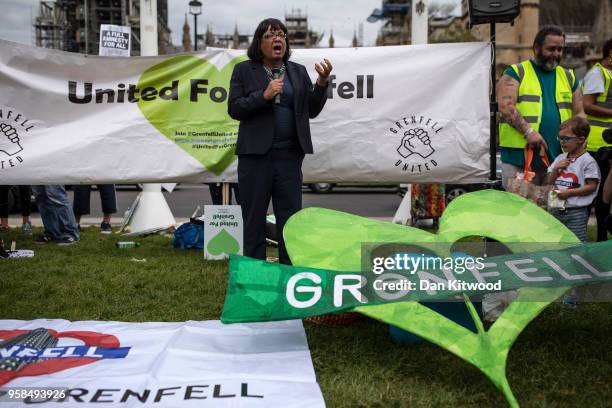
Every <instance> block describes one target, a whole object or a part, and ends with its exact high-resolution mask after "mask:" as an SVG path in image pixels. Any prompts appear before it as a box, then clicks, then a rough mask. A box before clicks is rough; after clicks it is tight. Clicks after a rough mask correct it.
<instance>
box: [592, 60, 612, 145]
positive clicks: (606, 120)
mask: <svg viewBox="0 0 612 408" xmlns="http://www.w3.org/2000/svg"><path fill="white" fill-rule="evenodd" d="M595 67H598V68H599V70H600V71H601V74H602V75H603V77H604V82H605V83H604V91H603V92H602V93H600V94H599V96H598V97H597V100H596V101H595V105H597V106H601V107H602V108H607V109H612V88H610V72H609V71H608V70H607V69H605V68H604V67H603V66H602V65H601V64H599V63H597V64H595V66H594V67H593V68H595ZM587 119H588V121H589V125H591V133H589V137H588V138H587V150H588V151H589V152H596V151H598V150H599V149H600V148H602V147H606V146H612V145H611V144H608V143H606V142H605V141H604V140H603V136H602V133H603V131H604V130H606V129H610V128H611V127H612V116H608V117H601V116H591V115H587Z"/></svg>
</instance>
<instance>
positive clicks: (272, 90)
mask: <svg viewBox="0 0 612 408" xmlns="http://www.w3.org/2000/svg"><path fill="white" fill-rule="evenodd" d="M282 92H283V80H282V79H273V80H271V81H270V83H268V87H267V88H266V89H265V91H264V93H263V97H264V99H265V100H266V101H271V100H272V99H273V98H274V97H275V96H276V95H278V94H280V93H282Z"/></svg>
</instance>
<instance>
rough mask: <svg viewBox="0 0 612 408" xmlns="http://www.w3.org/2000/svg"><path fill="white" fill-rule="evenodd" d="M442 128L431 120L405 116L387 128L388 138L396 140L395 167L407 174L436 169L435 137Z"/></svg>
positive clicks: (423, 117) (418, 116)
mask: <svg viewBox="0 0 612 408" xmlns="http://www.w3.org/2000/svg"><path fill="white" fill-rule="evenodd" d="M443 129H444V128H443V127H442V126H441V125H440V124H439V123H438V122H436V121H435V120H434V119H432V118H428V117H426V116H422V115H410V116H405V117H403V118H402V119H400V120H397V121H396V122H395V123H394V126H393V127H391V128H389V131H390V132H391V133H392V135H390V137H393V138H397V148H396V151H397V155H398V156H397V157H398V158H397V161H396V162H395V167H397V168H399V169H400V170H401V171H404V172H407V173H423V172H428V171H430V170H431V169H432V168H434V167H437V166H438V163H437V162H436V160H435V153H436V147H435V143H434V142H435V136H436V135H437V134H438V133H439V132H440V131H442V130H443Z"/></svg>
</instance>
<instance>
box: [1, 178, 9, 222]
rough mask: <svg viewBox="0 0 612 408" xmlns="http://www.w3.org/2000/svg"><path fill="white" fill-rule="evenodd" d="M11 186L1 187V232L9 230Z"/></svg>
mask: <svg viewBox="0 0 612 408" xmlns="http://www.w3.org/2000/svg"><path fill="white" fill-rule="evenodd" d="M9 188H10V186H0V230H2V229H8V228H9V224H8V213H9V208H8V193H9Z"/></svg>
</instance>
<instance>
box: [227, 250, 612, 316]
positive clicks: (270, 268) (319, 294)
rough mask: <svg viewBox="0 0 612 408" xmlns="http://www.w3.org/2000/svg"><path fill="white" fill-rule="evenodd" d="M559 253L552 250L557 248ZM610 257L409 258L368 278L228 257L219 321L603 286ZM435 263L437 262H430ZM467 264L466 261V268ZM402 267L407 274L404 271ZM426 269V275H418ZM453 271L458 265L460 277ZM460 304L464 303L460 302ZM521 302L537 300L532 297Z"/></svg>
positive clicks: (610, 275)
mask: <svg viewBox="0 0 612 408" xmlns="http://www.w3.org/2000/svg"><path fill="white" fill-rule="evenodd" d="M413 245H418V244H413ZM560 246H561V244H556V247H560ZM611 250H612V242H610V241H608V242H598V243H592V244H584V245H582V244H580V245H578V246H572V247H569V248H565V249H560V250H549V251H539V252H533V253H520V254H513V255H503V256H494V257H490V258H484V259H483V258H481V259H479V258H476V259H474V258H465V257H463V258H446V259H442V258H438V257H431V256H429V257H418V256H412V257H411V258H409V260H412V261H422V263H420V264H419V265H417V266H415V264H414V263H412V265H411V262H402V261H404V259H405V258H408V257H402V256H401V254H397V255H396V256H390V257H387V258H384V259H387V260H390V262H384V263H381V262H378V261H377V260H376V259H380V258H374V259H370V260H369V261H371V262H366V265H369V267H371V270H365V271H357V272H346V271H330V270H321V269H315V268H302V267H291V266H286V265H280V264H273V263H268V262H265V261H260V260H254V259H251V258H245V257H239V256H232V257H230V267H229V272H230V276H229V281H228V288H227V295H226V298H225V305H224V307H223V314H222V316H221V320H222V321H223V322H224V323H236V322H254V321H270V320H283V319H301V318H306V317H309V316H316V315H323V314H328V313H335V312H340V311H345V310H349V309H353V308H355V307H358V306H372V305H381V304H385V303H393V302H404V301H428V300H429V301H431V300H439V299H452V298H453V297H454V296H457V295H462V294H466V295H475V294H482V293H489V292H499V291H505V290H510V289H519V288H526V287H529V288H559V287H570V286H579V285H586V284H590V283H596V282H602V281H610V280H612V270H611V269H610V268H611V265H610V258H609V255H610V251H611ZM434 259H438V260H440V262H429V261H430V260H434ZM449 260H450V261H454V262H450V264H454V265H450V266H448V265H447V263H448V261H449ZM467 260H471V261H472V262H471V263H470V265H469V266H468V265H466V264H467ZM458 261H462V262H458ZM383 265H385V266H386V268H384V267H382V266H383ZM404 265H408V268H403V267H402V266H404ZM425 265H431V266H432V268H431V269H428V268H425ZM437 265H443V266H440V267H437ZM457 265H461V269H459V268H458V267H457ZM413 266H415V267H414V268H413ZM458 270H459V271H460V273H459V272H458ZM598 289H600V288H598ZM608 295H609V294H608ZM599 296H601V294H600V295H599ZM459 299H461V300H463V298H462V297H460V298H459ZM528 300H531V301H539V300H541V299H538V295H537V292H535V294H534V295H533V298H532V299H528ZM591 300H593V299H591ZM608 300H610V299H609V298H608Z"/></svg>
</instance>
